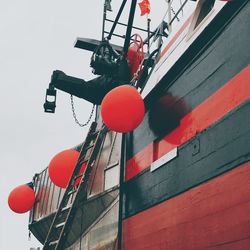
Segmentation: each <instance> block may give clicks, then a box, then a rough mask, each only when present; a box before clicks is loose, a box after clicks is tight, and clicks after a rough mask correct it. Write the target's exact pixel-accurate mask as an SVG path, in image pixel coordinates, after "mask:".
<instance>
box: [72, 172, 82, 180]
mask: <svg viewBox="0 0 250 250" xmlns="http://www.w3.org/2000/svg"><path fill="white" fill-rule="evenodd" d="M83 175H84V174H83V173H82V174H79V175H77V176H75V177H74V179H75V180H77V179H78V178H80V177H82V176H83Z"/></svg>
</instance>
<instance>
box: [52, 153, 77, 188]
mask: <svg viewBox="0 0 250 250" xmlns="http://www.w3.org/2000/svg"><path fill="white" fill-rule="evenodd" d="M78 157H79V152H78V151H76V150H74V149H68V150H64V151H62V152H60V153H59V154H57V155H55V156H54V157H53V158H52V160H51V161H50V163H49V168H48V171H49V177H50V179H51V181H52V182H53V183H54V184H55V185H56V186H58V187H61V188H66V187H67V185H68V182H69V180H70V178H71V175H72V173H73V171H74V168H75V166H76V163H77V160H78Z"/></svg>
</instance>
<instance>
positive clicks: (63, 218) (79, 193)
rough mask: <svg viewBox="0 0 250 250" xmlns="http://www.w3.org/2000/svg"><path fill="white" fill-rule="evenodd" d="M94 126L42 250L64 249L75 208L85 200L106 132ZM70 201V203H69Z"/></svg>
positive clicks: (104, 129)
mask: <svg viewBox="0 0 250 250" xmlns="http://www.w3.org/2000/svg"><path fill="white" fill-rule="evenodd" d="M96 126H97V124H96V122H93V123H92V124H91V127H90V129H89V132H88V134H87V137H86V140H85V142H84V143H83V145H82V148H81V151H80V156H79V158H78V161H77V164H76V166H75V169H74V171H73V174H72V176H71V179H70V181H69V184H68V186H67V188H66V190H65V193H64V195H63V198H62V201H61V203H60V206H59V208H58V210H57V212H56V214H55V216H54V219H53V221H52V224H51V226H50V229H49V232H48V234H47V237H46V240H45V243H44V246H43V249H44V250H62V249H64V245H65V243H66V240H67V235H68V233H69V231H70V229H71V225H72V223H73V219H74V216H75V213H76V210H77V207H78V205H79V203H80V202H81V201H83V200H86V199H87V188H88V180H89V177H90V174H91V170H92V166H93V165H94V163H95V159H96V157H97V155H98V153H99V151H100V148H101V146H102V144H103V141H104V139H105V135H106V133H107V131H108V129H107V128H106V127H104V126H103V127H102V128H101V129H100V130H99V131H97V132H96V131H95V130H96ZM88 150H90V154H88V155H90V156H89V158H87V152H88ZM86 158H87V159H86ZM85 162H86V163H87V165H86V170H85V172H84V174H79V171H80V169H81V166H82V164H83V163H85ZM79 179H80V183H79V184H78V186H76V184H75V181H76V180H79ZM70 200H71V201H72V202H70Z"/></svg>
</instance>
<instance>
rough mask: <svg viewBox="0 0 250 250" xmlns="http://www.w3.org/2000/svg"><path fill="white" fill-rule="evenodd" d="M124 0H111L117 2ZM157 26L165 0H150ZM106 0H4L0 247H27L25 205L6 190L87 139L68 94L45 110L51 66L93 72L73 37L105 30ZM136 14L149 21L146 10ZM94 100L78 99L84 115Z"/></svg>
mask: <svg viewBox="0 0 250 250" xmlns="http://www.w3.org/2000/svg"><path fill="white" fill-rule="evenodd" d="M120 2H121V1H120V0H119V1H118V0H116V1H114V0H113V4H114V5H117V4H115V3H120ZM151 3H152V5H151V13H152V14H151V16H157V19H154V18H153V17H152V26H153V27H155V24H156V23H158V22H159V21H160V19H161V17H162V16H163V11H164V8H165V7H166V3H165V1H164V0H157V3H156V1H153V0H152V1H151ZM102 4H103V0H91V1H86V0H74V1H69V0H52V1H51V0H42V1H41V0H40V1H39V0H35V1H34V0H32V1H31V0H21V1H20V0H1V1H0V79H1V84H0V88H1V89H0V100H1V102H0V104H1V105H0V115H1V129H0V152H1V155H0V167H1V169H2V174H1V177H0V201H1V206H0V249H1V250H9V249H10V250H12V249H13V250H14V249H19V250H26V249H29V248H30V247H37V246H39V244H38V243H37V242H35V241H34V237H32V238H33V239H32V241H28V213H26V214H22V215H18V214H14V213H13V212H12V211H10V209H9V208H8V205H7V198H8V194H9V192H10V191H11V190H12V189H13V188H14V187H16V186H18V185H21V184H24V183H27V182H29V181H31V180H32V177H33V175H34V174H35V173H36V172H40V171H41V170H42V169H44V168H45V167H46V166H47V164H48V163H49V161H50V159H51V158H52V157H53V156H54V155H55V154H56V153H58V152H60V151H61V150H64V149H66V148H70V147H72V146H74V145H77V144H78V143H80V142H81V141H83V139H84V137H85V134H86V132H85V131H86V130H87V129H82V128H80V127H78V126H77V125H76V124H75V123H74V120H73V118H72V112H71V106H70V98H69V95H67V94H65V93H63V92H59V91H58V95H57V108H56V113H55V114H54V115H53V114H46V113H44V112H43V107H42V105H43V103H44V97H45V90H46V88H47V86H48V83H49V80H50V76H51V73H52V71H53V70H54V69H60V70H63V71H64V72H65V73H67V74H69V75H72V76H76V77H80V78H84V79H90V78H92V77H93V75H92V74H91V69H90V68H89V60H90V56H91V54H90V53H88V52H84V51H82V50H79V49H76V48H73V44H74V41H75V39H76V37H90V38H95V39H100V38H101V26H102V25H101V22H102V8H103V7H102V6H103V5H102ZM136 19H137V20H139V22H140V24H144V25H145V24H146V18H145V17H140V15H139V10H137V13H136ZM90 110H91V104H90V103H88V102H85V101H83V100H80V99H78V100H76V112H77V114H78V116H79V119H80V120H82V121H86V120H87V118H88V115H89V112H90Z"/></svg>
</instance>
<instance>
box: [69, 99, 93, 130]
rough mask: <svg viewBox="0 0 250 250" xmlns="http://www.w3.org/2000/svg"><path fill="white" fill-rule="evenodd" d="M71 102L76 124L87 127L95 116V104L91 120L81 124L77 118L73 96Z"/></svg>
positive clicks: (90, 116)
mask: <svg viewBox="0 0 250 250" xmlns="http://www.w3.org/2000/svg"><path fill="white" fill-rule="evenodd" d="M70 100H71V109H72V113H73V117H74V119H75V122H76V124H78V125H79V126H80V127H85V126H87V125H88V124H89V122H90V121H91V118H92V116H93V114H94V110H95V104H93V107H92V110H91V112H90V115H89V118H88V120H87V121H86V122H85V123H80V122H79V120H78V119H77V117H76V112H75V105H74V100H73V95H70Z"/></svg>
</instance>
